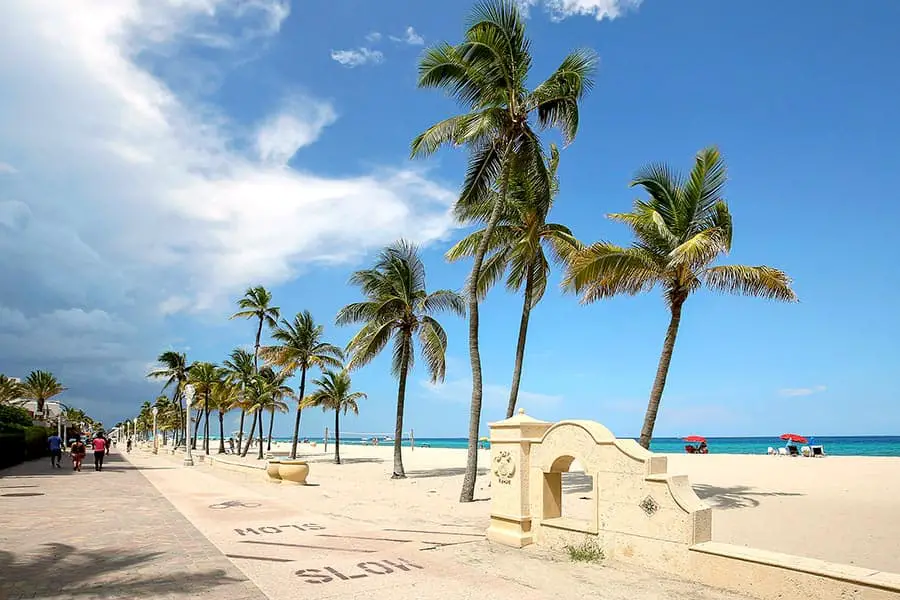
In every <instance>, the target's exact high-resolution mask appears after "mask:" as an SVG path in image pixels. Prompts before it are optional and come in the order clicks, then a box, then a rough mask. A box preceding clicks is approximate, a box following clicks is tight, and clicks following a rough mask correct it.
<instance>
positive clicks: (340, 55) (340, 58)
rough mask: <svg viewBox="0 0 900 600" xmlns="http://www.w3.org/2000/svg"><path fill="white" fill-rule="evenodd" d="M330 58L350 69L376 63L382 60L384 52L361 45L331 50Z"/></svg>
mask: <svg viewBox="0 0 900 600" xmlns="http://www.w3.org/2000/svg"><path fill="white" fill-rule="evenodd" d="M331 59H332V60H335V61H337V62H339V63H341V64H342V65H344V66H345V67H350V68H351V69H352V68H353V67H359V66H362V65H366V64H373V65H377V64H378V63H380V62H382V61H383V60H384V54H382V53H381V52H380V51H378V50H370V49H369V48H366V47H361V48H357V49H356V50H332V51H331Z"/></svg>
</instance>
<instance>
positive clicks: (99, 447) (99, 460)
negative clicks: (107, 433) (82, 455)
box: [91, 435, 106, 471]
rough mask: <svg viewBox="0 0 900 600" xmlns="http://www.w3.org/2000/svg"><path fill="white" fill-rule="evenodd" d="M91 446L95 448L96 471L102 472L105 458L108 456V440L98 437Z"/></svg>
mask: <svg viewBox="0 0 900 600" xmlns="http://www.w3.org/2000/svg"><path fill="white" fill-rule="evenodd" d="M91 446H92V447H93V448H94V470H95V471H102V470H103V457H104V456H105V455H106V440H105V439H104V438H103V436H102V435H98V436H97V437H95V438H94V441H92V442H91Z"/></svg>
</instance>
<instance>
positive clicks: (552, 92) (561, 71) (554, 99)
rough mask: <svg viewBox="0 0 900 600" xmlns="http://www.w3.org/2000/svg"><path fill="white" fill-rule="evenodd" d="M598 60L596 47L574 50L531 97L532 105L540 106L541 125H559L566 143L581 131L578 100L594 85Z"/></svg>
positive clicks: (537, 107)
mask: <svg viewBox="0 0 900 600" xmlns="http://www.w3.org/2000/svg"><path fill="white" fill-rule="evenodd" d="M597 63H598V58H597V54H596V53H595V52H594V51H593V50H589V49H580V50H576V51H574V52H572V53H571V54H569V55H568V56H566V57H565V58H564V59H563V61H562V64H560V66H559V67H558V68H557V69H556V71H555V72H554V73H553V74H552V75H550V77H548V78H547V79H546V80H545V81H544V82H543V83H542V84H540V85H539V86H538V87H537V88H535V90H534V91H533V92H532V93H531V95H530V97H529V99H528V103H529V108H530V109H534V110H537V113H538V123H540V125H541V127H544V128H550V127H558V128H559V130H560V131H561V132H562V134H563V140H564V143H565V144H566V145H568V144H570V143H572V141H573V140H574V139H575V135H576V134H577V133H578V120H579V119H578V103H579V102H580V101H581V99H582V98H583V97H584V95H585V93H587V92H588V91H589V90H590V89H591V88H592V87H593V75H594V72H595V71H596V69H597Z"/></svg>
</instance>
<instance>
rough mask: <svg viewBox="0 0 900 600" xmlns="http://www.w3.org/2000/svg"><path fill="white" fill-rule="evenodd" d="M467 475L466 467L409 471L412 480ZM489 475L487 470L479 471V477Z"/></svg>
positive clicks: (407, 474)
mask: <svg viewBox="0 0 900 600" xmlns="http://www.w3.org/2000/svg"><path fill="white" fill-rule="evenodd" d="M465 474H466V469H465V467H448V468H444V469H423V470H421V471H407V472H406V476H407V477H408V478H410V479H426V478H429V477H460V476H462V475H465ZM487 474H488V470H487V469H478V477H483V476H485V475H487Z"/></svg>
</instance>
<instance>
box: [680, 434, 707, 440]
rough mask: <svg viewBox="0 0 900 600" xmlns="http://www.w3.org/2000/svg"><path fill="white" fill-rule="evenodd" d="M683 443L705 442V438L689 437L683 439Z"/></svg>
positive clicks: (699, 436) (700, 436)
mask: <svg viewBox="0 0 900 600" xmlns="http://www.w3.org/2000/svg"><path fill="white" fill-rule="evenodd" d="M684 441H686V442H705V441H706V438H705V437H703V436H702V435H689V436H687V437H686V438H684Z"/></svg>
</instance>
